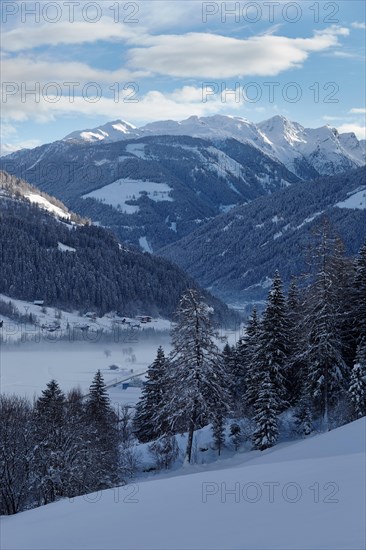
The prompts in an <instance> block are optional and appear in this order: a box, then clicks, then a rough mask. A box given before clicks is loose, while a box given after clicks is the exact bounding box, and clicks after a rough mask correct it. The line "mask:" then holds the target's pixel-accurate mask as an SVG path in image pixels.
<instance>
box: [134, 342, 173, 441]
mask: <svg viewBox="0 0 366 550" xmlns="http://www.w3.org/2000/svg"><path fill="white" fill-rule="evenodd" d="M168 370H169V363H168V360H167V359H166V357H165V354H164V350H163V348H162V347H161V346H160V347H159V349H158V351H157V355H156V358H155V361H154V362H153V363H152V364H151V365H150V366H149V368H148V371H147V376H146V382H145V384H144V386H143V389H142V396H141V398H140V401H139V402H138V403H137V406H136V414H135V417H134V422H133V424H134V433H135V435H136V437H137V438H138V440H139V441H141V442H142V443H147V442H149V441H153V440H154V439H157V438H159V437H161V436H162V435H164V434H165V433H167V431H168V425H167V420H166V419H164V416H163V415H164V408H163V407H164V402H165V401H164V400H165V399H166V392H167V383H168V375H169V372H168Z"/></svg>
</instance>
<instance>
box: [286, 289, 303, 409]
mask: <svg viewBox="0 0 366 550" xmlns="http://www.w3.org/2000/svg"><path fill="white" fill-rule="evenodd" d="M302 301H303V300H301V299H300V292H299V289H298V286H297V284H296V281H295V279H292V281H291V284H290V287H289V290H288V295H287V312H288V322H289V331H290V334H291V338H290V342H289V360H288V369H287V372H288V375H287V390H288V401H289V404H290V405H296V404H297V403H298V402H299V401H300V399H301V394H302V388H303V386H304V384H305V376H306V365H305V364H304V363H303V362H301V361H300V360H299V343H300V342H301V312H302V309H303V304H302Z"/></svg>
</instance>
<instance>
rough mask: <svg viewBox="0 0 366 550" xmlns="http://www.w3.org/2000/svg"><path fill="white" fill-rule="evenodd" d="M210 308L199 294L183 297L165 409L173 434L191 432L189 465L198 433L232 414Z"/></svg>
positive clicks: (178, 314) (175, 330)
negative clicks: (221, 415) (212, 422)
mask: <svg viewBox="0 0 366 550" xmlns="http://www.w3.org/2000/svg"><path fill="white" fill-rule="evenodd" d="M214 338H215V334H214V331H213V329H212V326H211V322H210V308H209V307H208V306H207V305H206V304H205V303H204V302H203V301H202V298H201V296H200V295H199V293H198V292H197V291H196V290H192V289H189V290H187V291H186V293H185V294H184V295H183V297H182V299H181V301H180V304H179V307H178V311H177V324H176V326H175V328H174V329H173V331H172V345H173V349H172V353H171V364H172V368H171V376H170V381H169V396H168V397H169V399H168V402H167V404H166V407H165V414H166V417H168V418H169V419H170V427H171V430H172V433H176V432H177V431H183V430H187V431H188V441H187V448H186V456H185V461H186V462H190V461H191V456H192V445H193V435H194V431H195V430H196V429H198V428H201V427H203V426H204V425H207V424H208V423H209V422H211V421H212V420H213V419H214V418H215V415H216V414H217V413H220V414H223V411H228V410H229V392H228V389H227V384H228V382H227V377H226V373H225V370H224V368H223V364H222V358H221V353H220V351H219V349H218V348H217V346H216V344H215V342H214Z"/></svg>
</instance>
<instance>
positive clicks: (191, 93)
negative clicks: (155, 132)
mask: <svg viewBox="0 0 366 550" xmlns="http://www.w3.org/2000/svg"><path fill="white" fill-rule="evenodd" d="M130 92H131V90H130V91H124V92H123V93H121V95H120V96H119V97H118V98H117V100H118V101H117V102H115V101H114V100H113V98H110V97H101V98H100V100H99V101H97V102H95V103H90V102H88V101H86V100H85V99H84V98H83V97H80V96H78V97H75V98H74V102H73V103H72V104H70V101H69V98H68V97H60V98H59V101H57V102H56V103H50V102H48V101H46V100H45V99H44V98H43V97H42V96H41V97H40V101H39V102H35V101H34V97H30V98H28V101H26V102H22V101H21V96H20V94H18V95H16V96H15V95H14V96H10V97H9V98H8V101H7V103H6V104H4V105H3V116H4V119H6V120H15V121H26V120H33V121H36V122H48V121H52V120H56V119H57V118H58V117H61V116H67V115H70V114H72V115H73V116H74V117H75V116H78V115H84V116H93V117H95V116H105V117H108V118H109V119H114V118H123V119H126V120H130V121H133V122H152V121H155V120H159V119H166V118H170V119H175V120H181V119H183V118H187V117H188V116H190V115H197V116H204V115H208V114H214V113H217V112H219V111H224V112H227V111H228V110H232V111H237V110H238V109H239V108H243V103H235V101H234V98H233V97H230V96H228V101H227V103H222V102H221V96H220V94H217V95H216V96H215V97H213V98H212V99H211V100H210V101H207V102H206V103H203V101H202V89H201V88H199V87H198V88H196V87H193V86H185V87H183V88H180V89H177V90H175V91H173V92H171V93H162V92H159V91H156V90H152V91H149V92H148V93H146V94H145V95H142V96H140V97H138V102H136V103H131V102H130V101H126V99H127V98H126V95H127V94H128V93H130Z"/></svg>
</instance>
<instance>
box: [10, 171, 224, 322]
mask: <svg viewBox="0 0 366 550" xmlns="http://www.w3.org/2000/svg"><path fill="white" fill-rule="evenodd" d="M4 181H5V178H4ZM6 182H7V183H6V186H5V184H4V186H3V194H2V195H1V197H0V242H1V263H0V293H2V294H5V295H7V296H9V297H12V298H19V299H22V300H27V301H34V300H44V302H45V305H50V306H55V307H56V306H57V307H63V308H71V309H78V310H81V311H82V312H86V311H88V310H90V309H92V310H95V311H97V312H98V313H100V314H104V313H106V312H108V311H121V312H122V313H123V314H124V315H134V314H136V313H142V314H144V313H146V314H153V315H162V316H166V317H170V316H171V315H172V313H173V311H174V310H175V308H176V305H177V303H178V301H179V298H180V296H181V294H182V292H183V291H184V290H185V289H186V288H187V287H189V286H195V283H194V282H193V280H192V279H190V278H188V277H187V276H186V275H185V274H184V273H183V272H182V271H181V270H180V269H179V268H178V267H176V266H174V265H173V264H171V263H170V262H169V261H167V260H165V259H162V258H155V257H153V256H151V255H150V254H147V253H141V252H140V251H138V250H132V249H129V248H127V247H124V246H122V245H121V244H119V242H118V241H117V239H116V237H115V236H114V235H112V234H111V233H110V232H108V231H106V230H105V229H103V228H101V227H96V226H93V225H88V224H85V223H75V222H73V221H72V220H71V215H70V214H68V213H67V212H68V211H67V209H65V207H62V208H63V209H62V208H61V205H60V206H59V207H60V212H61V217H59V216H60V212H58V215H55V213H51V212H49V211H48V210H47V209H41V208H39V207H38V206H37V204H32V203H30V202H29V201H28V200H27V199H23V198H22V195H21V194H19V195H18V197H17V196H15V195H14V193H13V191H14V188H11V190H9V189H10V187H9V186H10V181H9V179H8V178H7V179H6ZM17 185H18V187H19V183H18V184H17ZM22 185H23V187H24V189H26V184H25V183H24V184H22ZM33 191H35V190H34V189H33ZM20 198H22V200H20ZM63 213H64V216H65V217H64V216H63ZM76 219H77V218H76ZM208 299H209V301H210V302H211V303H212V305H213V306H214V308H215V312H216V315H217V318H218V319H219V318H220V319H222V320H223V319H224V318H226V319H227V320H229V319H230V317H231V313H230V312H229V310H228V309H227V308H226V306H224V305H223V304H222V303H221V302H219V301H218V300H216V299H215V298H212V297H209V298H208Z"/></svg>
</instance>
